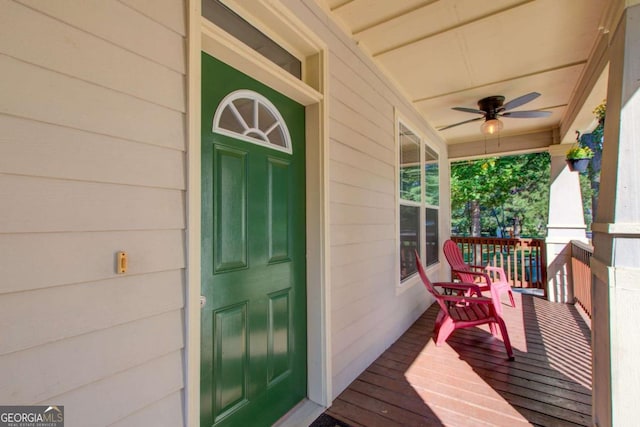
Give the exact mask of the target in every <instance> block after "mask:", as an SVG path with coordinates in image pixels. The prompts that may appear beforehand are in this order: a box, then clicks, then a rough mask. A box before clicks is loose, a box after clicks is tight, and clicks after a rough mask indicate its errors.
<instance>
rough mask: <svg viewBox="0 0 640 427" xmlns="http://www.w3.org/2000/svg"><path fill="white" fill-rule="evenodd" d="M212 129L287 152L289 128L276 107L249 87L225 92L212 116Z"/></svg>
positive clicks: (289, 143)
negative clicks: (226, 93)
mask: <svg viewBox="0 0 640 427" xmlns="http://www.w3.org/2000/svg"><path fill="white" fill-rule="evenodd" d="M213 131H214V132H216V133H220V134H222V135H227V136H230V137H232V138H237V139H241V140H243V141H247V142H251V143H253V144H258V145H263V146H266V147H269V148H273V149H274V150H279V151H284V152H285V153H289V154H291V152H292V150H291V137H290V136H289V130H288V129H287V124H286V123H285V121H284V119H283V118H282V115H281V114H280V112H279V111H278V109H277V108H276V107H275V106H274V105H273V104H272V103H271V101H269V100H268V99H267V98H265V97H264V96H262V95H260V94H259V93H257V92H253V91H250V90H237V91H235V92H231V93H230V94H229V95H227V96H226V97H225V98H224V99H223V100H222V102H220V105H219V106H218V109H217V110H216V113H215V115H214V116H213Z"/></svg>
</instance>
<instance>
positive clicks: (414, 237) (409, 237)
mask: <svg viewBox="0 0 640 427" xmlns="http://www.w3.org/2000/svg"><path fill="white" fill-rule="evenodd" d="M414 249H417V250H418V252H420V208H419V207H418V206H404V205H400V280H404V279H406V278H407V277H409V276H411V275H412V274H414V273H415V272H416V271H417V268H416V261H415V257H414V255H413V251H414Z"/></svg>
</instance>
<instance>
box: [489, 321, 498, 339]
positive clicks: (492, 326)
mask: <svg viewBox="0 0 640 427" xmlns="http://www.w3.org/2000/svg"><path fill="white" fill-rule="evenodd" d="M489 330H490V331H491V335H493V336H494V337H497V336H498V328H496V324H495V323H494V322H491V323H489Z"/></svg>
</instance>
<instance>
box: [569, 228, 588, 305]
mask: <svg viewBox="0 0 640 427" xmlns="http://www.w3.org/2000/svg"><path fill="white" fill-rule="evenodd" d="M592 255H593V248H592V247H591V246H589V245H588V244H586V243H582V242H580V241H577V240H572V241H571V273H572V277H573V296H574V298H575V300H576V302H577V303H578V304H580V306H582V308H583V309H584V311H585V312H586V313H587V315H588V316H589V318H591V256H592Z"/></svg>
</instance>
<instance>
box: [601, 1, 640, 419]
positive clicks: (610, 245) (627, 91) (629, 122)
mask: <svg viewBox="0 0 640 427" xmlns="http://www.w3.org/2000/svg"><path fill="white" fill-rule="evenodd" d="M632 3H634V1H627V3H626V4H627V5H630V4H632ZM635 4H636V5H635V6H628V7H627V9H626V10H625V13H624V14H623V15H622V18H621V20H620V23H619V24H618V27H617V28H616V29H615V30H612V34H613V35H612V38H611V43H610V48H609V56H610V64H609V85H608V93H607V116H606V120H605V134H604V149H603V153H602V154H603V157H602V173H601V180H600V184H601V186H600V197H599V202H598V213H597V218H596V221H595V223H594V224H593V227H592V228H593V231H594V239H593V241H594V255H593V258H592V260H591V270H592V297H593V298H592V299H593V318H592V325H593V326H592V327H593V332H592V336H593V350H594V351H593V417H594V419H593V422H594V425H597V426H599V427H610V426H631V425H638V405H639V402H640V367H639V365H638V354H639V352H640V330H639V329H638V327H639V325H640V5H639V4H638V1H635Z"/></svg>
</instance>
